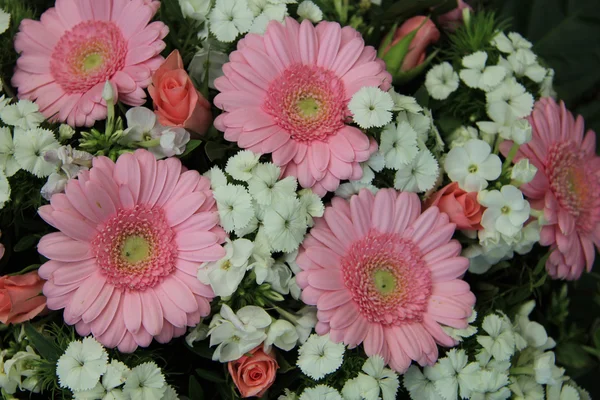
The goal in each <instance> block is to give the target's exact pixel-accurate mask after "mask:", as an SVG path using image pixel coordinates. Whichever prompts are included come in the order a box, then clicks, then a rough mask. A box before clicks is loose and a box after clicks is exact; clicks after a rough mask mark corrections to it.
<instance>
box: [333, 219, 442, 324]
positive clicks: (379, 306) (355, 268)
mask: <svg viewBox="0 0 600 400" xmlns="http://www.w3.org/2000/svg"><path fill="white" fill-rule="evenodd" d="M341 266H342V274H343V278H344V283H345V285H346V287H347V288H348V289H349V290H350V292H351V293H352V299H353V301H354V303H355V304H356V305H357V306H358V308H359V310H360V313H361V314H362V315H363V316H364V317H365V318H366V319H367V320H368V321H369V322H372V323H378V324H383V325H388V326H389V325H399V324H400V323H408V322H412V321H421V319H422V314H423V313H424V312H425V311H427V304H428V299H429V296H430V295H431V288H432V283H431V273H430V271H429V269H428V268H427V266H426V265H425V263H424V262H423V260H422V256H421V252H420V251H419V248H418V247H417V246H416V245H415V244H414V243H413V242H412V241H411V240H410V239H406V238H402V237H400V235H397V234H389V233H386V234H383V233H379V232H377V231H371V232H369V234H368V235H367V236H366V237H364V238H363V239H361V240H359V241H357V242H355V243H354V244H352V246H351V247H350V249H349V250H348V254H347V255H346V256H345V257H344V258H343V259H342V262H341Z"/></svg>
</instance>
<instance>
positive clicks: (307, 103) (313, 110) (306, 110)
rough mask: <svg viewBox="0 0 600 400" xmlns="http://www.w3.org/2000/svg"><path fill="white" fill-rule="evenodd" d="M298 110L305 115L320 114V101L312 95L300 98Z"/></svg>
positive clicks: (313, 115)
mask: <svg viewBox="0 0 600 400" xmlns="http://www.w3.org/2000/svg"><path fill="white" fill-rule="evenodd" d="M298 110H300V114H302V116H303V117H308V118H312V117H315V116H317V115H318V114H319V103H318V102H317V100H315V99H314V98H312V97H307V98H305V99H301V100H298Z"/></svg>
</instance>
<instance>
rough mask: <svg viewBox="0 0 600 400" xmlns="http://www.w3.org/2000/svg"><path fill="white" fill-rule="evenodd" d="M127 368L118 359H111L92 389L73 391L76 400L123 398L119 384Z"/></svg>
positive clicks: (122, 381)
mask: <svg viewBox="0 0 600 400" xmlns="http://www.w3.org/2000/svg"><path fill="white" fill-rule="evenodd" d="M129 372H130V370H129V368H128V367H127V366H126V365H125V364H123V363H122V362H120V361H117V360H112V361H111V362H110V364H108V367H107V369H106V373H105V374H104V375H103V376H102V379H101V381H100V382H98V383H97V384H96V386H94V388H93V389H90V390H84V391H79V392H74V393H73V396H74V398H75V399H76V400H92V399H102V400H111V399H114V400H119V399H122V398H124V395H123V392H122V390H121V388H119V386H121V385H122V384H123V383H125V381H126V380H127V376H128V375H129Z"/></svg>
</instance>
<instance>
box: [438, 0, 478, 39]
mask: <svg viewBox="0 0 600 400" xmlns="http://www.w3.org/2000/svg"><path fill="white" fill-rule="evenodd" d="M465 8H468V9H469V10H471V11H473V8H472V7H471V6H470V5H468V4H467V3H465V2H464V1H463V0H458V1H457V4H456V8H455V9H454V10H452V11H450V12H447V13H446V14H442V15H440V16H439V17H438V19H437V22H438V24H440V26H441V27H442V28H444V29H445V30H447V31H449V32H454V31H455V30H456V29H457V28H458V27H459V26H460V25H461V24H462V23H463V15H464V14H463V10H464V9H465Z"/></svg>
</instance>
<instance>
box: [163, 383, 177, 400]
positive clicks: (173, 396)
mask: <svg viewBox="0 0 600 400" xmlns="http://www.w3.org/2000/svg"><path fill="white" fill-rule="evenodd" d="M162 400H179V396H178V395H177V391H175V389H173V386H170V385H167V389H166V390H165V393H164V394H163V397H162Z"/></svg>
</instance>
